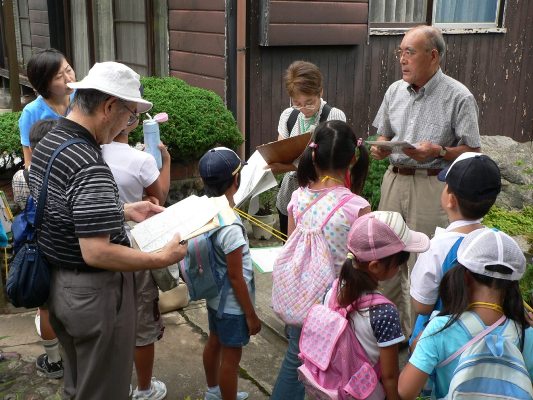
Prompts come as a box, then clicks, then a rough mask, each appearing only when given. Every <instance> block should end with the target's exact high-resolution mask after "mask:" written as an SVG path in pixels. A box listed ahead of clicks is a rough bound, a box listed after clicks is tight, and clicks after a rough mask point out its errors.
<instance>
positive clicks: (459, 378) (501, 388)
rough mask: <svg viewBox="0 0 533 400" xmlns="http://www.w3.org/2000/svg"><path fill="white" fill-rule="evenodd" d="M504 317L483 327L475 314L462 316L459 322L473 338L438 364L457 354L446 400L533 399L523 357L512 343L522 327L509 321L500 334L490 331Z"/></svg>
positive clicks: (443, 363) (447, 361)
mask: <svg viewBox="0 0 533 400" xmlns="http://www.w3.org/2000/svg"><path fill="white" fill-rule="evenodd" d="M505 319H506V318H505V316H502V317H501V318H500V319H499V320H498V321H496V322H495V323H494V324H492V325H491V326H489V327H488V328H485V327H484V325H483V324H482V323H481V321H480V320H479V318H478V317H477V316H476V315H475V313H473V312H471V311H467V312H465V313H463V314H462V315H461V317H460V318H459V320H458V323H459V324H460V325H461V327H462V328H463V329H464V330H465V331H466V332H467V333H468V334H469V335H470V337H471V338H472V339H471V340H470V341H469V342H468V343H466V344H465V345H464V346H463V347H461V348H460V349H459V350H457V351H456V352H455V353H454V354H452V355H451V356H450V357H448V358H447V359H446V360H445V361H443V362H442V363H440V364H439V365H437V368H438V367H442V366H445V365H447V364H449V363H450V362H451V361H453V360H454V359H456V358H457V357H458V356H460V357H459V363H458V364H457V367H456V368H455V371H454V373H453V377H452V380H451V382H450V388H449V391H448V395H447V396H446V399H450V400H451V399H454V400H460V399H485V400H501V399H508V400H513V399H515V400H531V399H533V387H532V385H531V379H530V377H529V373H528V371H527V368H526V365H525V362H524V357H523V355H522V353H521V352H520V350H519V349H518V347H517V346H516V344H515V343H518V342H519V338H520V334H519V331H521V329H520V328H519V327H518V326H517V325H516V324H515V323H514V322H513V321H510V320H509V321H507V322H505V326H504V328H503V331H502V332H501V333H499V334H491V332H492V331H493V330H494V329H495V328H497V327H498V326H499V325H500V324H501V323H502V322H504V321H505Z"/></svg>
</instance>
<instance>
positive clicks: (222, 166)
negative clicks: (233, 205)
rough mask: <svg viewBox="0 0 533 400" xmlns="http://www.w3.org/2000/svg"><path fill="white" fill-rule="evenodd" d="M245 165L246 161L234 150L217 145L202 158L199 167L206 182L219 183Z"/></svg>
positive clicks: (229, 177)
mask: <svg viewBox="0 0 533 400" xmlns="http://www.w3.org/2000/svg"><path fill="white" fill-rule="evenodd" d="M243 165H246V163H245V162H242V161H241V159H240V157H239V156H238V155H237V153H235V152H234V151H233V150H231V149H228V148H227V147H215V148H214V149H211V150H209V151H208V152H207V153H205V154H204V155H203V156H202V158H200V162H199V163H198V169H199V171H200V176H201V177H202V179H203V180H204V182H205V183H207V184H217V183H221V182H225V181H227V180H229V179H231V178H232V177H234V176H235V175H237V174H238V173H239V171H240V170H241V168H242V166H243Z"/></svg>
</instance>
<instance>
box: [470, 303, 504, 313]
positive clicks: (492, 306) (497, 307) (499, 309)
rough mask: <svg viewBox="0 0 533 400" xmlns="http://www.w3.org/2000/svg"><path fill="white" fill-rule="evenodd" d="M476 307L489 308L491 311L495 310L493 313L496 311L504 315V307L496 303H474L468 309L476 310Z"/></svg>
mask: <svg viewBox="0 0 533 400" xmlns="http://www.w3.org/2000/svg"><path fill="white" fill-rule="evenodd" d="M474 307H479V308H487V309H489V310H493V311H496V312H499V313H502V314H503V308H502V306H500V305H499V304H495V303H487V302H484V301H474V302H473V303H470V304H469V305H468V309H471V308H474Z"/></svg>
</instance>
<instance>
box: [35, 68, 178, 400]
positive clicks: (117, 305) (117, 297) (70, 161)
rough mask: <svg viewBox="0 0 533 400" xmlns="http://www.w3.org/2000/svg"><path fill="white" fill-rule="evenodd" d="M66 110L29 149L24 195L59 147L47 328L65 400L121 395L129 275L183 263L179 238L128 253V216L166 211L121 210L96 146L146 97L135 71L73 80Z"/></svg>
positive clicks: (130, 309) (46, 249)
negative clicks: (53, 337)
mask: <svg viewBox="0 0 533 400" xmlns="http://www.w3.org/2000/svg"><path fill="white" fill-rule="evenodd" d="M68 85H69V87H71V88H72V89H76V94H75V96H74V99H73V104H72V111H71V112H70V114H69V115H68V116H67V117H66V118H61V119H60V120H59V122H58V124H57V125H56V127H54V128H53V129H52V130H51V131H50V132H49V133H48V134H47V135H46V137H45V138H44V139H42V140H41V141H40V142H39V144H38V145H37V147H36V148H35V150H34V152H33V156H32V167H31V169H30V190H31V194H32V195H33V196H34V198H38V196H39V193H40V192H41V189H42V185H43V179H44V175H45V170H46V167H47V164H48V163H49V160H50V159H51V155H52V153H53V152H54V151H55V150H56V149H57V148H58V147H59V146H60V145H61V144H63V143H65V142H66V141H67V140H69V139H73V138H75V139H80V140H81V143H80V142H77V143H75V144H71V145H70V146H68V147H66V148H64V149H63V150H61V151H60V153H59V155H58V156H57V158H56V159H55V161H54V162H53V164H52V168H51V170H50V175H49V179H48V186H47V189H48V196H47V201H46V207H45V211H44V215H43V222H42V225H41V230H40V232H39V234H38V243H39V247H40V249H41V251H42V252H43V253H44V254H45V256H46V258H47V259H48V262H49V264H50V273H51V287H50V297H49V299H48V307H49V311H50V322H51V323H52V326H53V328H54V330H55V331H56V333H57V336H58V338H59V342H60V343H61V345H62V347H63V350H64V354H65V358H64V360H63V361H64V367H65V373H64V398H68V399H74V398H76V399H126V398H128V393H129V387H130V381H131V373H132V365H133V351H134V347H135V319H136V310H135V292H134V283H133V271H137V270H141V269H153V268H163V267H166V266H168V265H170V264H173V263H175V262H177V261H179V260H180V259H182V258H183V257H184V256H185V254H186V249H187V248H186V245H180V244H179V243H180V237H179V235H176V237H174V238H173V240H172V241H171V242H170V243H169V244H168V245H167V246H165V247H164V248H163V249H162V251H160V252H157V253H142V252H140V251H139V250H134V249H132V248H130V247H129V244H130V242H129V240H128V236H127V234H126V231H125V229H124V221H125V220H133V221H136V222H140V221H142V220H143V219H145V218H147V217H149V216H151V215H153V214H154V213H157V212H160V211H162V210H163V208H162V207H160V206H157V205H155V204H152V203H150V202H148V201H141V202H136V203H127V204H124V203H122V202H121V201H119V193H118V189H117V185H116V183H115V181H114V179H113V175H112V173H111V170H110V169H109V167H108V165H107V164H106V163H105V161H104V159H103V157H102V152H101V149H100V145H102V144H106V143H110V142H111V141H112V140H113V139H114V137H115V136H116V135H117V134H118V133H119V132H120V131H122V130H123V129H124V127H125V126H127V125H128V124H134V123H135V121H136V120H137V113H141V112H146V111H148V110H149V109H150V108H151V107H152V104H151V103H150V102H149V101H146V100H143V99H142V97H141V94H140V91H139V88H140V81H139V75H138V74H136V73H135V72H134V71H133V70H132V69H130V68H129V67H127V66H125V65H123V64H119V63H116V62H104V63H97V64H95V65H94V66H93V67H92V68H91V70H90V71H89V73H88V75H87V76H86V77H85V78H84V79H83V80H82V81H81V82H77V83H69V84H68Z"/></svg>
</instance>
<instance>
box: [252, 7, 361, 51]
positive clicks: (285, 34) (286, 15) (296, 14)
mask: <svg viewBox="0 0 533 400" xmlns="http://www.w3.org/2000/svg"><path fill="white" fill-rule="evenodd" d="M261 7H262V8H261V19H260V26H261V37H260V44H261V45H262V46H298V45H308V44H309V43H313V44H315V45H353V44H360V43H363V42H365V41H366V38H367V32H368V23H367V21H368V0H343V1H333V0H305V1H287V0H263V1H262V5H261Z"/></svg>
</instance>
